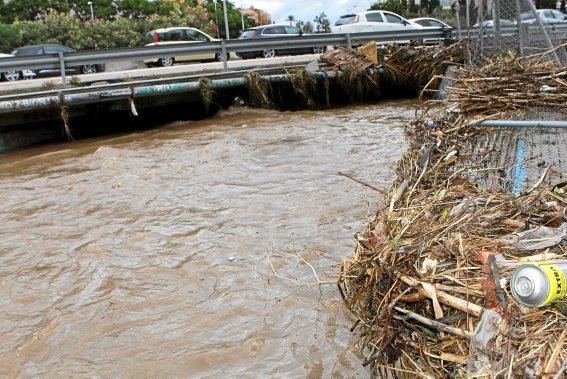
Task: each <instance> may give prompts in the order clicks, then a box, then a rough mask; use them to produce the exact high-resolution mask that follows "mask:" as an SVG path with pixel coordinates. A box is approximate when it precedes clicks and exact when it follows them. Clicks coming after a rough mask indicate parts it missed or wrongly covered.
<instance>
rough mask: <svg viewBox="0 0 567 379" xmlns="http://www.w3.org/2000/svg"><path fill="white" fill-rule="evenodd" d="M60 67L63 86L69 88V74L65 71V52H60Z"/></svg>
mask: <svg viewBox="0 0 567 379" xmlns="http://www.w3.org/2000/svg"><path fill="white" fill-rule="evenodd" d="M59 68H60V69H61V85H62V86H63V88H67V74H66V72H65V60H64V59H63V53H59Z"/></svg>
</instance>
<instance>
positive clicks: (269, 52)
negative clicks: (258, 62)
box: [262, 49, 276, 58]
mask: <svg viewBox="0 0 567 379" xmlns="http://www.w3.org/2000/svg"><path fill="white" fill-rule="evenodd" d="M275 56H276V51H275V50H274V49H264V50H262V57H264V58H273V57H275Z"/></svg>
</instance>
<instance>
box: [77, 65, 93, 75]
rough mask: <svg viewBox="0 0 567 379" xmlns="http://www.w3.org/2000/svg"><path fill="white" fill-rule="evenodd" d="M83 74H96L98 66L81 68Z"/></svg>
mask: <svg viewBox="0 0 567 379" xmlns="http://www.w3.org/2000/svg"><path fill="white" fill-rule="evenodd" d="M81 74H96V66H95V65H94V64H86V65H84V66H81Z"/></svg>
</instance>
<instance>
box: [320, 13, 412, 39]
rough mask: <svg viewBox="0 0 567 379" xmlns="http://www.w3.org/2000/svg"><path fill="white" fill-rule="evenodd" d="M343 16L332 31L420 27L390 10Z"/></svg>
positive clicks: (374, 30)
mask: <svg viewBox="0 0 567 379" xmlns="http://www.w3.org/2000/svg"><path fill="white" fill-rule="evenodd" d="M352 16H353V15H345V16H342V17H341V18H340V19H339V21H337V23H335V25H333V26H332V27H331V32H332V33H337V34H339V33H364V32H386V31H398V30H411V29H420V27H419V26H418V25H415V24H412V23H411V22H409V21H408V20H406V19H405V18H403V17H402V16H400V15H398V14H395V13H393V12H388V11H367V12H360V13H356V14H354V17H352Z"/></svg>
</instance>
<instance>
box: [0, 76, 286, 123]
mask: <svg viewBox="0 0 567 379" xmlns="http://www.w3.org/2000/svg"><path fill="white" fill-rule="evenodd" d="M260 78H261V80H265V81H269V82H282V81H289V80H291V76H290V75H288V74H281V75H263V76H261V77H260ZM209 83H210V84H209V86H210V88H211V89H228V88H237V87H243V86H245V85H246V84H247V80H246V79H245V78H227V79H216V80H211V81H210V82H209ZM200 89H201V84H200V82H198V81H193V82H188V83H168V84H160V85H149V86H139V87H134V88H132V89H131V88H121V89H116V90H106V91H93V92H87V93H74V94H64V93H60V94H59V95H53V96H44V97H36V98H31V99H23V100H9V101H0V114H2V113H11V112H22V111H35V110H42V109H49V108H54V107H59V106H61V105H63V104H64V105H65V106H73V105H81V104H90V103H99V102H107V101H117V100H127V99H129V98H131V96H133V97H134V98H136V97H147V96H162V95H168V94H175V93H182V92H191V91H199V90H200Z"/></svg>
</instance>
